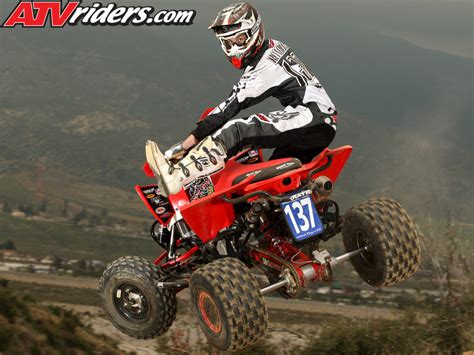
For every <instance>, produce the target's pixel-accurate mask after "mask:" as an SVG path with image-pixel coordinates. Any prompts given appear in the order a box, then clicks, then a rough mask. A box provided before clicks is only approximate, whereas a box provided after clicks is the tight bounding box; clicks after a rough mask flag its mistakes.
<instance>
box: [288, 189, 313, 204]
mask: <svg viewBox="0 0 474 355" xmlns="http://www.w3.org/2000/svg"><path fill="white" fill-rule="evenodd" d="M311 193H312V192H311V190H304V191H301V192H300V193H297V194H294V195H293V196H291V200H292V201H293V200H297V199H299V198H300V197H303V196H306V195H311Z"/></svg>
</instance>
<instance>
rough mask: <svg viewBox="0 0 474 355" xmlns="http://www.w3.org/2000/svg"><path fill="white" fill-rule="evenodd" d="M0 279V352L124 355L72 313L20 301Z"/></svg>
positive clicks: (6, 353)
mask: <svg viewBox="0 0 474 355" xmlns="http://www.w3.org/2000/svg"><path fill="white" fill-rule="evenodd" d="M7 285H8V283H7V282H6V281H4V280H0V353H2V354H5V355H10V354H34V355H40V354H52V355H53V354H92V353H100V354H104V355H114V354H122V352H119V351H118V350H117V347H116V345H115V344H114V343H113V342H112V341H110V340H108V339H107V338H106V337H105V336H103V335H101V336H99V335H96V334H94V333H93V332H92V331H91V329H89V328H88V327H86V326H85V325H84V324H83V323H82V322H81V321H80V319H79V318H78V317H77V316H76V315H74V314H73V313H72V312H70V311H65V310H63V309H61V308H57V307H53V306H50V307H47V306H44V305H41V304H37V303H36V302H35V301H34V300H32V299H31V298H29V297H23V298H19V297H18V296H17V295H15V294H14V293H13V292H12V291H10V290H9V289H8V287H7Z"/></svg>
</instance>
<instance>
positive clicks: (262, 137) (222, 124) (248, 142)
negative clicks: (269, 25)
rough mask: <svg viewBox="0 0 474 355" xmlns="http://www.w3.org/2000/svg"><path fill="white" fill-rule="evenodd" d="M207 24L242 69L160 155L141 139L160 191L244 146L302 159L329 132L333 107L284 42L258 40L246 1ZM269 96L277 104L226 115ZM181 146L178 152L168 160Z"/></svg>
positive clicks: (257, 25) (210, 169)
mask: <svg viewBox="0 0 474 355" xmlns="http://www.w3.org/2000/svg"><path fill="white" fill-rule="evenodd" d="M209 29H212V30H213V31H214V33H215V35H216V37H217V39H218V40H219V42H220V44H221V46H222V49H223V51H224V53H225V54H226V56H227V58H228V59H229V61H230V62H231V63H232V65H233V66H234V67H235V68H237V69H242V70H243V75H242V77H241V78H240V80H239V82H238V83H237V85H235V86H234V87H233V90H232V92H231V94H230V96H229V98H227V99H226V100H225V101H224V102H222V103H221V104H220V105H219V106H217V107H216V108H215V109H214V110H213V111H211V113H210V114H209V116H208V117H207V118H206V119H205V120H203V121H201V122H199V123H198V125H197V128H196V129H195V130H194V131H193V132H192V133H191V134H190V135H189V136H188V137H187V138H186V139H185V140H184V141H183V142H181V143H178V144H176V145H174V146H173V147H171V148H170V149H169V150H167V151H166V152H165V154H164V155H163V154H162V153H161V152H160V150H159V148H158V145H157V144H156V143H154V142H152V141H148V142H147V145H146V155H147V160H148V162H149V164H150V167H151V168H152V170H153V171H154V173H155V175H156V176H157V178H158V185H159V187H160V190H161V192H162V193H163V195H166V196H168V195H170V194H176V193H178V192H179V191H180V190H181V189H182V187H183V186H186V185H187V184H189V183H191V182H193V181H194V180H196V179H197V178H199V177H202V176H207V175H210V174H213V173H215V172H217V171H219V170H221V169H222V168H223V167H224V162H225V160H226V159H228V158H231V157H232V156H234V155H235V154H237V153H238V152H239V151H241V150H242V149H243V148H245V147H247V146H254V147H258V148H276V149H275V150H274V152H273V155H272V157H271V158H270V159H276V158H286V157H295V158H298V159H300V160H301V161H302V163H306V162H308V161H310V160H311V159H312V158H313V157H315V156H316V155H317V154H318V153H320V152H321V151H323V150H324V148H326V147H327V146H328V145H329V144H330V143H331V141H332V140H333V139H334V136H335V133H336V115H337V112H336V108H335V107H334V104H333V103H332V101H331V100H330V98H329V97H328V95H327V94H326V91H325V90H324V88H323V87H322V86H321V84H320V83H319V81H318V79H317V78H316V77H315V76H314V75H313V74H312V73H311V72H310V71H309V70H308V69H307V67H306V66H305V65H304V64H303V63H302V62H301V60H300V59H298V57H297V56H296V55H295V54H294V53H293V51H292V50H291V49H290V48H289V47H288V46H287V45H285V44H284V43H282V42H279V41H276V40H274V39H265V30H264V27H263V24H262V18H261V16H260V15H259V14H258V12H257V11H256V10H255V8H254V7H252V6H251V5H249V4H247V3H237V4H233V5H230V6H227V7H226V8H224V9H223V10H221V11H220V12H219V13H218V15H217V17H216V19H215V20H214V21H213V22H212V24H211V25H210V26H209ZM270 96H273V97H276V98H277V99H278V100H279V101H280V102H281V104H282V105H283V106H285V108H284V109H283V110H281V111H275V112H270V113H267V114H261V113H259V114H254V115H251V116H249V117H245V118H239V119H233V118H234V117H235V116H236V115H237V114H238V113H239V112H240V111H241V110H243V109H245V108H247V107H249V106H252V105H255V104H257V103H259V102H261V101H263V100H264V99H266V98H267V97H270ZM193 147H194V148H193ZM191 148H192V149H191ZM190 149H191V150H190ZM188 150H190V151H189V153H188V154H187V155H186V156H185V157H184V158H182V159H181V160H179V161H178V162H177V163H171V161H175V162H176V159H177V158H178V157H181V156H182V155H184V154H185V153H186V152H187V151H188Z"/></svg>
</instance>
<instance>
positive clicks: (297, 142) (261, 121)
mask: <svg viewBox="0 0 474 355" xmlns="http://www.w3.org/2000/svg"><path fill="white" fill-rule="evenodd" d="M335 135H336V116H335V115H329V114H325V113H322V112H321V111H320V110H319V108H318V106H317V104H316V103H309V104H307V105H305V106H297V107H292V106H288V107H286V108H285V109H284V110H282V111H275V112H270V113H268V114H260V113H259V114H255V115H251V116H250V117H247V118H238V119H233V120H231V121H229V122H227V123H226V124H225V125H224V126H223V127H222V128H220V129H219V130H218V131H216V132H215V133H214V134H213V135H212V136H213V138H215V139H217V140H220V141H221V142H222V143H223V144H224V145H225V147H226V148H227V157H228V158H230V157H232V156H234V155H235V154H237V153H238V152H239V151H241V150H242V149H244V148H245V147H247V146H254V147H258V148H276V149H275V151H274V152H273V155H272V157H271V158H270V159H277V158H287V157H295V158H298V159H300V160H301V162H302V163H306V162H308V161H310V160H311V159H312V158H314V157H315V156H316V155H317V154H319V153H320V152H322V151H323V150H324V148H326V147H327V146H328V145H329V144H330V143H331V142H332V140H333V139H334V136H335Z"/></svg>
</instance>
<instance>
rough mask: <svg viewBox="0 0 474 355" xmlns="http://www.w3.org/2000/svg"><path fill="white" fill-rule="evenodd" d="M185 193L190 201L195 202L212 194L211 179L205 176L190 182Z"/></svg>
mask: <svg viewBox="0 0 474 355" xmlns="http://www.w3.org/2000/svg"><path fill="white" fill-rule="evenodd" d="M186 191H187V193H188V195H189V199H190V201H195V200H198V199H200V198H203V197H206V196H208V195H210V194H212V193H213V192H214V184H213V183H212V180H211V178H210V177H209V176H207V177H204V178H201V179H198V180H196V181H194V182H192V183H191V184H190V185H189V186H188V187H187V190H186Z"/></svg>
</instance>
